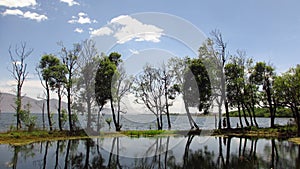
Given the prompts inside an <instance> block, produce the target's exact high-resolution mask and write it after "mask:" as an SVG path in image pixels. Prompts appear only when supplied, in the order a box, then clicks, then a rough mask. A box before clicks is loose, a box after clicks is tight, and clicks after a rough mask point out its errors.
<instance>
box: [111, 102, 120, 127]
mask: <svg viewBox="0 0 300 169" xmlns="http://www.w3.org/2000/svg"><path fill="white" fill-rule="evenodd" d="M110 108H111V113H112V117H113V121H114V125H115V128H116V131H121V128H120V126H119V124H118V122H117V120H116V114H115V109H114V103H113V99H112V97H111V98H110Z"/></svg>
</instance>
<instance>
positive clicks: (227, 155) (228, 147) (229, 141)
mask: <svg viewBox="0 0 300 169" xmlns="http://www.w3.org/2000/svg"><path fill="white" fill-rule="evenodd" d="M230 144H231V137H228V142H227V147H226V168H230V166H229V160H230Z"/></svg>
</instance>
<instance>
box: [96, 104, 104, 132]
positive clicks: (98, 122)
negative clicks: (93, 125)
mask: <svg viewBox="0 0 300 169" xmlns="http://www.w3.org/2000/svg"><path fill="white" fill-rule="evenodd" d="M102 108H103V105H101V107H99V110H98V118H97V132H99V131H100V112H101V110H102Z"/></svg>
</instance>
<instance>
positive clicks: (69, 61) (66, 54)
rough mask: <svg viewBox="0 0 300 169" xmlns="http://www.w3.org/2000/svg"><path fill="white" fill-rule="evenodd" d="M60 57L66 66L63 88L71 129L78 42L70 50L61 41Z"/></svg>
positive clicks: (79, 48)
mask: <svg viewBox="0 0 300 169" xmlns="http://www.w3.org/2000/svg"><path fill="white" fill-rule="evenodd" d="M60 45H61V47H62V48H61V57H62V61H63V64H64V65H65V66H66V68H67V70H68V71H67V83H66V85H65V88H66V90H67V100H68V103H67V106H68V116H69V127H70V131H73V130H74V129H73V123H72V116H73V115H72V107H71V106H72V88H73V85H74V74H75V71H76V69H77V60H78V57H79V54H80V51H81V45H80V44H78V43H77V44H74V45H73V49H72V50H67V48H66V47H65V46H64V45H63V44H62V43H61V44H60Z"/></svg>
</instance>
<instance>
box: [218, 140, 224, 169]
mask: <svg viewBox="0 0 300 169" xmlns="http://www.w3.org/2000/svg"><path fill="white" fill-rule="evenodd" d="M220 162H221V167H220V168H224V164H225V162H224V157H223V150H222V138H221V137H219V157H218V166H220Z"/></svg>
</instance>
